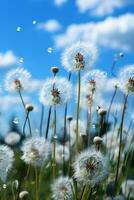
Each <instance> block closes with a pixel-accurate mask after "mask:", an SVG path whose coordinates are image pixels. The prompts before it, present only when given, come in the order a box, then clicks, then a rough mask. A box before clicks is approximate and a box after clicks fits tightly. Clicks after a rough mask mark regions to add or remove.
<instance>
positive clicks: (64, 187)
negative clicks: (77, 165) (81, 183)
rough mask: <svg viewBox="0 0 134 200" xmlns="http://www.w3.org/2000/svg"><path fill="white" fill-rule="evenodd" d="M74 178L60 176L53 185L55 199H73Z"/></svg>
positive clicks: (53, 197)
mask: <svg viewBox="0 0 134 200" xmlns="http://www.w3.org/2000/svg"><path fill="white" fill-rule="evenodd" d="M72 184H73V182H72V179H70V178H69V177H62V176H61V177H59V178H58V179H56V180H55V182H54V183H53V184H52V186H51V190H52V199H54V200H63V199H64V200H70V199H73V192H72V186H71V185H72Z"/></svg>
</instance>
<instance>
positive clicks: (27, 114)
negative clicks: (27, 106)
mask: <svg viewBox="0 0 134 200" xmlns="http://www.w3.org/2000/svg"><path fill="white" fill-rule="evenodd" d="M28 116H29V112H27V113H26V118H25V121H24V125H23V131H22V132H23V136H24V137H25V136H26V134H25V128H26V123H27V120H28Z"/></svg>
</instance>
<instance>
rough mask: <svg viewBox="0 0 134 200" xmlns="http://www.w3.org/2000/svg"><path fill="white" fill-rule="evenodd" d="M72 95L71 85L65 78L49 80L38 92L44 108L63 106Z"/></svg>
mask: <svg viewBox="0 0 134 200" xmlns="http://www.w3.org/2000/svg"><path fill="white" fill-rule="evenodd" d="M71 95H72V85H71V83H70V82H69V81H68V80H67V79H65V78H57V77H55V78H50V79H47V80H46V81H45V82H44V85H43V87H42V89H41V91H40V102H41V103H42V104H43V105H46V106H48V105H49V106H50V105H51V106H52V105H60V104H65V103H67V102H68V101H69V99H70V98H71Z"/></svg>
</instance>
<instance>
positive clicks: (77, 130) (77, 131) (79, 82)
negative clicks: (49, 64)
mask: <svg viewBox="0 0 134 200" xmlns="http://www.w3.org/2000/svg"><path fill="white" fill-rule="evenodd" d="M80 84H81V79H80V70H79V71H78V99H77V110H76V156H78V153H79V147H78V137H79V135H78V134H79V113H80Z"/></svg>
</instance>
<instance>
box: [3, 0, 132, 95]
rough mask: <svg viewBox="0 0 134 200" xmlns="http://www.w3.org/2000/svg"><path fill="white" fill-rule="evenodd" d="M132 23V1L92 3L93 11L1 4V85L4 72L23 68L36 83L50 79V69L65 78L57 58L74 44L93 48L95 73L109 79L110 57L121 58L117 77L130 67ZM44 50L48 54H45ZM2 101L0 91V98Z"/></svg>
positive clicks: (25, 0) (79, 0) (75, 2)
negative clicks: (81, 42)
mask: <svg viewBox="0 0 134 200" xmlns="http://www.w3.org/2000/svg"><path fill="white" fill-rule="evenodd" d="M107 2H109V3H107ZM33 20H36V24H33ZM133 21H134V2H133V0H128V1H127V0H109V1H108V0H93V1H92V5H91V1H90V0H12V1H10V0H1V2H0V79H1V81H0V84H1V85H2V84H3V80H4V76H5V74H6V73H7V71H8V70H10V69H12V68H15V67H17V66H24V67H25V68H26V69H28V70H29V71H30V72H31V73H32V76H33V78H34V79H36V80H43V79H45V78H46V77H47V76H50V75H51V72H50V67H51V66H54V65H56V66H59V67H60V72H61V75H66V71H65V70H64V68H63V67H62V66H61V63H60V55H61V52H62V51H63V50H64V48H66V47H67V46H69V45H70V44H72V43H73V42H74V43H75V42H76V41H78V40H86V41H87V42H89V43H90V42H93V43H95V45H96V46H97V47H98V49H99V54H100V55H99V59H98V62H97V63H96V68H100V69H102V70H105V71H107V72H109V73H110V69H111V63H112V57H113V55H114V54H116V53H118V52H124V54H125V56H124V58H123V59H122V60H120V61H119V62H118V63H117V68H116V69H117V70H116V71H118V69H119V68H120V67H122V66H123V65H126V64H133V53H134V38H133V37H134V25H133V24H134V23H133ZM17 27H21V31H19V32H18V31H17ZM49 47H51V48H52V49H53V51H52V53H48V51H47V49H48V48H49ZM9 52H10V54H11V55H10V58H9V57H8V58H7V57H6V53H7V54H8V53H9ZM20 58H23V59H24V62H23V63H20V62H19V61H18V60H19V59H20ZM5 95H7V93H5V91H4V88H3V93H2V95H1V96H2V98H4V97H5ZM9 98H10V96H9Z"/></svg>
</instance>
